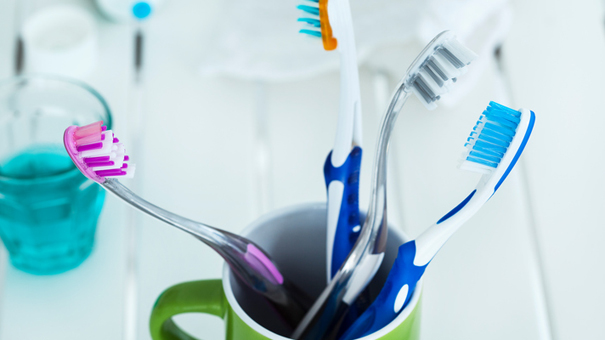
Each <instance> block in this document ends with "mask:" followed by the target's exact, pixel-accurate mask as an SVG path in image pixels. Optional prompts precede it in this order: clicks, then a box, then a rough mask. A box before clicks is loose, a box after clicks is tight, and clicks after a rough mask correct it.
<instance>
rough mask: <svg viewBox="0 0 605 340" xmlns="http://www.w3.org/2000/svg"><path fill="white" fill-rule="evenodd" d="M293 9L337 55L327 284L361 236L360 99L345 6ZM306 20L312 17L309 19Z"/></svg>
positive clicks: (314, 3)
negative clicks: (336, 101)
mask: <svg viewBox="0 0 605 340" xmlns="http://www.w3.org/2000/svg"><path fill="white" fill-rule="evenodd" d="M305 3H306V5H300V6H298V8H299V9H301V10H303V11H304V13H305V16H304V17H302V18H300V19H298V21H300V22H304V23H306V24H307V25H308V26H307V28H305V29H302V30H300V32H301V33H303V34H307V35H310V36H313V37H318V38H322V41H323V47H324V49H325V50H328V51H329V50H333V49H337V50H338V51H339V52H340V103H339V112H338V127H337V130H336V140H335V142H334V148H333V149H332V152H330V154H328V157H327V159H326V162H325V165H324V177H325V180H326V187H327V191H328V222H327V254H326V261H327V267H326V269H327V280H328V283H329V282H330V281H331V280H332V277H333V276H334V275H335V274H336V271H337V270H338V269H339V268H340V266H341V265H342V263H343V262H344V260H345V259H346V258H347V256H348V255H349V252H350V251H351V249H353V245H354V244H355V241H357V237H358V236H359V231H360V230H361V228H360V225H359V171H360V168H361V154H362V150H361V99H360V94H359V72H358V69H357V52H356V49H355V36H354V32H353V21H352V18H351V9H350V6H349V1H348V0H330V1H328V0H308V1H306V2H305ZM309 15H311V17H310V16H309Z"/></svg>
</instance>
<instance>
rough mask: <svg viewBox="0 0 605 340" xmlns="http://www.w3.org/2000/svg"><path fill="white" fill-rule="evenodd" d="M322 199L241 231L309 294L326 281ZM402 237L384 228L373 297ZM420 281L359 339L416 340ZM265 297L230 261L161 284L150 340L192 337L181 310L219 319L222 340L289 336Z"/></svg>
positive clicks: (284, 339)
mask: <svg viewBox="0 0 605 340" xmlns="http://www.w3.org/2000/svg"><path fill="white" fill-rule="evenodd" d="M326 216H327V215H326V204H325V203H310V204H302V205H296V206H293V207H287V208H283V209H279V210H276V211H273V212H271V213H268V214H266V215H264V216H262V217H261V218H260V219H258V220H257V221H255V222H254V223H252V224H251V225H250V226H248V227H247V228H246V229H245V230H244V231H243V232H242V235H244V236H246V237H247V238H249V239H251V240H253V241H255V242H256V243H257V244H259V245H260V246H261V247H262V248H263V249H264V250H266V251H267V252H268V253H269V254H271V256H272V258H273V259H274V260H275V261H276V262H277V264H278V266H279V268H280V270H281V271H282V273H283V274H284V275H285V276H287V277H289V278H290V279H291V280H292V281H294V282H295V283H296V284H298V285H299V286H300V287H301V288H302V289H303V290H305V291H306V292H307V293H308V294H309V295H310V296H314V297H317V296H319V294H320V293H321V291H322V290H323V289H324V287H325V285H326V260H325V254H326V230H325V229H326ZM406 240H407V237H405V236H404V234H403V233H402V232H401V231H399V230H397V229H395V228H391V227H389V235H388V241H387V251H386V253H385V256H384V260H383V262H382V265H381V267H380V269H379V270H378V272H377V274H376V276H375V277H374V279H373V280H372V282H371V283H370V285H369V286H368V287H369V290H370V294H371V295H372V296H374V297H375V296H376V295H377V294H378V292H379V291H380V289H381V288H382V284H383V283H384V281H385V280H386V278H387V275H388V273H389V270H390V268H391V266H392V264H393V262H394V261H395V258H396V257H397V250H398V247H399V246H400V245H401V244H403V243H404V242H405V241H406ZM421 291H422V280H421V281H420V282H419V283H418V285H417V286H416V290H415V291H414V294H413V295H412V299H411V301H410V303H409V304H408V305H407V306H406V307H405V308H404V310H403V311H402V312H401V313H400V314H399V315H398V316H397V318H396V319H395V320H393V321H392V322H391V323H389V324H388V325H387V326H385V327H384V328H382V329H380V330H378V331H376V332H374V333H372V334H369V335H367V336H365V337H363V338H361V339H363V340H378V339H380V340H395V339H397V340H418V339H419V334H420V303H419V301H420V295H421ZM269 310H270V306H269V305H268V304H267V302H266V301H265V300H264V299H263V298H262V297H261V296H259V295H258V294H257V293H255V292H254V291H252V290H251V289H250V288H248V287H246V286H245V285H242V284H240V282H239V280H237V279H236V278H235V277H234V276H233V274H232V273H231V270H230V269H229V266H227V265H225V266H224V268H223V279H222V280H219V279H216V280H205V281H192V282H185V283H181V284H177V285H175V286H172V287H170V288H168V289H166V290H165V291H164V292H163V293H162V294H161V295H160V296H159V297H158V299H157V301H156V303H155V305H154V306H153V310H152V312H151V317H150V320H149V328H150V331H151V337H152V339H153V340H177V339H178V340H183V339H187V340H194V339H196V338H194V337H192V336H191V335H189V334H187V333H186V332H185V331H183V330H181V329H180V328H179V327H178V326H177V325H176V324H175V323H174V321H173V320H172V317H173V316H175V315H178V314H182V313H205V314H211V315H216V316H218V317H219V318H221V319H223V320H224V322H225V326H226V332H225V334H226V339H227V340H266V339H272V340H289V339H290V338H288V337H287V336H285V334H288V331H287V330H285V329H283V328H281V327H282V326H281V325H282V324H281V323H279V322H276V321H275V320H274V319H273V318H272V317H271V315H274V314H273V313H272V312H269Z"/></svg>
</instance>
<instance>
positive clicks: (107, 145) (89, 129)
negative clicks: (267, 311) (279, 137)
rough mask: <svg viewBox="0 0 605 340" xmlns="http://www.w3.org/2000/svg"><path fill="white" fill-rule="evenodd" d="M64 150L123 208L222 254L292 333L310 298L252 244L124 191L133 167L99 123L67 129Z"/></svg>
mask: <svg viewBox="0 0 605 340" xmlns="http://www.w3.org/2000/svg"><path fill="white" fill-rule="evenodd" d="M63 142H64V144H65V149H66V150H67V153H68V154H69V157H70V158H71V159H72V161H73V162H74V164H75V165H76V167H78V169H79V170H80V171H81V172H82V174H84V176H86V177H88V178H90V179H91V180H93V181H95V182H97V183H99V184H100V185H101V186H102V187H103V188H105V189H106V190H107V191H110V192H112V193H113V194H115V195H116V196H118V197H119V198H121V199H122V200H123V201H125V202H126V203H128V204H130V205H132V206H133V207H135V208H137V209H139V210H141V211H143V212H144V213H147V214H148V215H150V216H153V217H155V218H157V219H159V220H161V221H163V222H166V223H168V224H170V225H172V226H174V227H176V228H178V229H181V230H183V231H185V232H187V233H189V234H191V235H193V236H194V237H196V238H197V239H199V240H200V241H202V242H204V243H206V244H207V245H208V246H210V247H211V248H212V249H214V250H215V251H216V252H217V253H218V254H219V255H221V256H222V257H223V258H224V259H225V261H226V262H227V264H228V265H229V266H230V267H231V270H232V271H233V273H235V274H236V276H237V277H238V278H239V279H241V280H242V281H243V282H244V283H245V284H247V285H248V286H249V287H251V288H252V289H254V290H255V291H256V292H257V293H259V294H261V295H263V296H264V297H266V298H267V299H268V300H269V301H270V302H271V305H272V306H273V307H274V308H275V309H276V310H277V311H278V312H279V314H280V315H281V316H282V317H283V320H282V321H284V322H285V324H286V325H287V326H288V327H290V328H291V329H293V328H294V327H295V326H296V325H297V323H298V322H299V321H300V320H301V318H302V317H303V316H304V313H305V312H306V311H307V310H308V308H309V306H310V305H311V300H310V298H309V297H308V296H307V295H306V294H305V293H304V292H303V291H302V290H300V288H298V287H297V286H295V285H294V284H293V283H292V282H290V281H289V280H288V279H287V278H285V277H284V276H283V275H282V274H281V272H280V271H279V269H278V268H277V266H276V265H275V263H274V262H273V261H272V260H271V259H270V258H269V256H268V255H267V254H266V253H265V252H264V251H263V250H262V249H261V248H260V247H259V246H258V245H256V244H255V243H254V242H252V241H250V240H248V239H246V238H244V237H242V236H239V235H236V234H232V233H229V232H226V231H223V230H220V229H217V228H213V227H211V226H208V225H205V224H203V223H199V222H195V221H192V220H189V219H187V218H184V217H181V216H179V215H176V214H173V213H171V212H169V211H166V210H164V209H162V208H159V207H157V206H155V205H153V204H151V203H149V202H147V201H145V200H143V199H142V198H140V197H139V196H137V195H136V194H134V193H133V192H132V191H130V190H129V189H128V188H126V187H125V186H124V185H122V184H121V183H120V182H119V181H118V178H132V177H133V176H134V171H135V166H134V165H133V164H131V163H130V162H129V157H128V156H127V155H126V154H125V148H124V145H123V144H122V143H120V141H119V140H118V139H117V138H115V136H114V135H113V132H112V131H111V130H106V127H105V126H103V125H102V122H96V123H92V124H90V125H86V126H83V127H78V126H70V127H68V128H67V129H66V130H65V133H64V136H63Z"/></svg>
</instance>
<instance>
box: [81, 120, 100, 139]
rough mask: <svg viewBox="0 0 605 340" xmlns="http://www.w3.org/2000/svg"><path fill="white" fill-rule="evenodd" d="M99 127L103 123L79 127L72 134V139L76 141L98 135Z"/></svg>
mask: <svg viewBox="0 0 605 340" xmlns="http://www.w3.org/2000/svg"><path fill="white" fill-rule="evenodd" d="M101 125H103V121H98V122H95V123H92V124H88V125H86V126H82V127H79V128H77V129H76V132H75V133H74V138H75V139H76V140H77V139H80V138H84V137H86V136H90V135H94V134H100V133H101V132H102V130H101Z"/></svg>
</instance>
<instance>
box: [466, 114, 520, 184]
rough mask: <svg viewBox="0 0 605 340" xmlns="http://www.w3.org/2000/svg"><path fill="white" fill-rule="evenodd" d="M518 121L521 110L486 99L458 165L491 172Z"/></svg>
mask: <svg viewBox="0 0 605 340" xmlns="http://www.w3.org/2000/svg"><path fill="white" fill-rule="evenodd" d="M520 121H521V112H519V111H516V110H513V109H511V108H508V107H506V106H503V105H500V104H498V103H496V102H490V103H489V106H488V107H487V109H485V111H483V114H481V116H480V117H479V120H478V121H477V124H475V127H474V128H473V131H471V134H470V136H469V137H468V139H467V141H466V143H465V144H464V146H465V148H466V150H465V152H464V154H463V155H462V160H461V163H460V168H461V169H465V170H470V171H475V172H480V173H491V172H492V171H493V170H495V169H496V168H497V167H498V164H500V161H501V160H502V157H504V154H506V150H507V149H508V146H509V145H510V143H511V141H512V140H513V137H515V133H516V130H517V126H518V125H519V122H520Z"/></svg>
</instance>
